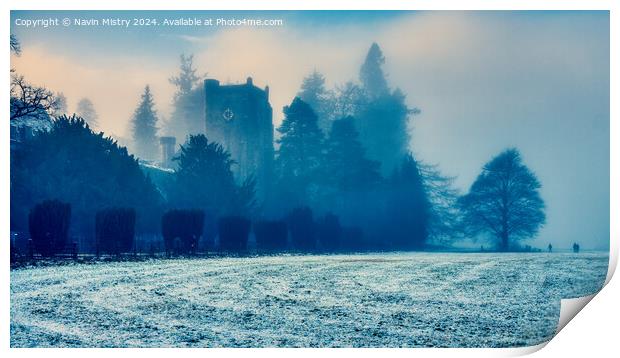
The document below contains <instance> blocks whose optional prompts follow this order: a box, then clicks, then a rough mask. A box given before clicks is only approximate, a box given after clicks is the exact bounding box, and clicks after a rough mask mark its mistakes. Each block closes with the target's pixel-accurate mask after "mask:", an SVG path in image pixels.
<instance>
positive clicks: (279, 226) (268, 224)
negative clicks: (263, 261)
mask: <svg viewBox="0 0 620 358" xmlns="http://www.w3.org/2000/svg"><path fill="white" fill-rule="evenodd" d="M253 230H254V235H255V236H256V246H257V247H258V248H259V249H261V250H274V251H275V250H284V249H286V244H287V239H288V230H287V227H286V222H284V221H279V220H277V221H258V222H256V223H254V226H253Z"/></svg>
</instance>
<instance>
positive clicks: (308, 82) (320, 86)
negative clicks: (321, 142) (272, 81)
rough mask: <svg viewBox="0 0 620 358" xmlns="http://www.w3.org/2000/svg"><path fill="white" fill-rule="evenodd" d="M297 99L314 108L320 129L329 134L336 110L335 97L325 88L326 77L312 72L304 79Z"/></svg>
mask: <svg viewBox="0 0 620 358" xmlns="http://www.w3.org/2000/svg"><path fill="white" fill-rule="evenodd" d="M297 97H299V98H300V99H301V100H302V101H304V102H306V103H307V104H308V105H310V107H312V109H313V110H314V112H315V113H316V115H317V118H318V124H319V128H321V130H322V131H324V132H327V131H328V130H329V128H330V122H331V120H332V113H333V110H334V109H333V104H334V98H333V97H334V96H333V93H331V91H329V90H327V89H326V88H325V77H324V76H323V75H322V74H321V73H320V72H318V71H316V70H314V71H312V73H310V74H309V75H308V76H306V77H305V78H304V79H303V82H302V84H301V88H300V90H299V92H298V93H297Z"/></svg>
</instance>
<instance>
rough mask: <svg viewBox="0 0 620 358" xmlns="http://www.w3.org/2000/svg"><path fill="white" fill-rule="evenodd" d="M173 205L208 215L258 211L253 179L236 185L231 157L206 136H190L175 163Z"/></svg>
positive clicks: (242, 213) (171, 198) (217, 215)
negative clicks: (202, 211)
mask: <svg viewBox="0 0 620 358" xmlns="http://www.w3.org/2000/svg"><path fill="white" fill-rule="evenodd" d="M174 160H175V161H177V162H178V168H177V169H176V171H175V173H174V176H173V184H172V188H171V196H170V200H171V202H172V203H173V204H174V205H176V206H177V207H185V208H190V207H191V208H202V209H203V210H205V212H206V213H207V214H208V215H213V216H215V217H219V216H222V215H231V214H237V215H251V214H252V213H253V211H254V209H255V207H256V200H255V190H254V187H255V181H254V179H253V178H250V179H248V180H246V181H245V182H244V183H242V184H241V185H237V184H236V182H235V178H234V176H233V172H232V170H231V166H232V165H233V163H234V161H233V160H232V159H230V154H229V153H228V152H227V151H226V150H224V148H223V147H222V146H221V145H220V144H218V143H216V142H209V140H208V139H207V137H206V136H205V135H204V134H198V135H190V136H189V138H188V141H187V142H186V143H185V144H184V145H182V146H181V150H180V152H179V156H178V157H176V158H175V159H174Z"/></svg>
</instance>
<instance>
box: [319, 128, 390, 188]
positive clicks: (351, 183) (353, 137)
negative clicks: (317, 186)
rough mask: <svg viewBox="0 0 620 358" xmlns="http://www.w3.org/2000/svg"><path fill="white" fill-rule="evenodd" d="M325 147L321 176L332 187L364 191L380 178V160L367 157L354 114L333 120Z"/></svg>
mask: <svg viewBox="0 0 620 358" xmlns="http://www.w3.org/2000/svg"><path fill="white" fill-rule="evenodd" d="M325 148H326V153H325V157H324V166H323V170H324V176H323V178H325V180H327V181H328V182H329V183H330V184H331V186H332V187H334V188H336V189H338V190H339V191H356V190H367V189H369V188H370V187H372V186H373V185H375V184H377V183H378V182H379V181H380V180H381V175H380V174H379V172H378V169H379V163H377V162H375V161H371V160H368V159H367V158H366V154H365V150H364V148H363V147H362V144H361V143H360V141H359V139H358V133H357V130H356V129H355V119H354V118H353V117H346V118H342V119H338V120H336V121H334V122H332V127H331V131H330V133H329V138H328V139H327V140H326V141H325Z"/></svg>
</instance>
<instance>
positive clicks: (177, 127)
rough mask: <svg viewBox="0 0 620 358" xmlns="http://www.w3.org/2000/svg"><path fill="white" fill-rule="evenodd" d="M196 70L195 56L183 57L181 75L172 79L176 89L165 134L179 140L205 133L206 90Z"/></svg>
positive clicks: (171, 81) (180, 67)
mask: <svg viewBox="0 0 620 358" xmlns="http://www.w3.org/2000/svg"><path fill="white" fill-rule="evenodd" d="M196 72H197V70H196V69H195V68H194V56H193V55H189V56H186V55H184V54H182V55H181V63H180V66H179V73H178V75H176V76H173V77H171V78H170V83H171V84H173V85H174V86H175V87H176V92H175V94H174V99H173V104H172V108H173V110H172V115H171V116H170V120H169V121H167V123H166V127H165V132H166V134H167V135H174V136H176V137H177V140H179V141H180V140H181V138H185V136H186V135H187V134H198V133H201V132H203V131H204V89H203V87H202V86H200V83H201V81H200V77H199V76H198V75H197V74H196Z"/></svg>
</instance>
